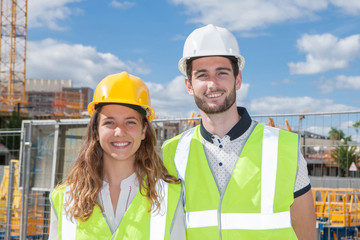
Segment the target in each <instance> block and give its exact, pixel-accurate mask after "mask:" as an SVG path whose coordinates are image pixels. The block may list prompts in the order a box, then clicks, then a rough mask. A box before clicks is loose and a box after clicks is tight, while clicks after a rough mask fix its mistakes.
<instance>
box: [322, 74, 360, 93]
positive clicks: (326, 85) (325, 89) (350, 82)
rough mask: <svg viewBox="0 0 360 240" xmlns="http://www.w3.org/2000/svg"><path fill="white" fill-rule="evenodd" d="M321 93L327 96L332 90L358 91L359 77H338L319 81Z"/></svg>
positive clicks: (359, 88)
mask: <svg viewBox="0 0 360 240" xmlns="http://www.w3.org/2000/svg"><path fill="white" fill-rule="evenodd" d="M318 88H319V90H320V92H321V93H323V94H328V93H332V92H333V91H334V90H336V89H337V90H340V89H346V90H360V76H344V75H339V76H337V77H335V79H326V80H321V81H320V82H319V84H318Z"/></svg>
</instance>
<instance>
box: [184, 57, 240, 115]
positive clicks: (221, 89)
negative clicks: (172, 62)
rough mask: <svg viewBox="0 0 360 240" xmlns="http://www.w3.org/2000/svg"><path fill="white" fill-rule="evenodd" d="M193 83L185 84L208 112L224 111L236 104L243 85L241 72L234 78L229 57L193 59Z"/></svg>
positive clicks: (187, 81)
mask: <svg viewBox="0 0 360 240" xmlns="http://www.w3.org/2000/svg"><path fill="white" fill-rule="evenodd" d="M191 76H192V77H191V78H192V80H191V83H190V81H189V80H188V79H187V78H186V79H185V84H186V88H187V90H188V92H189V94H190V95H193V96H194V98H195V103H196V105H197V106H198V108H199V109H200V110H202V111H203V112H204V113H206V114H216V113H222V112H225V111H226V110H228V109H229V108H230V107H231V106H233V105H234V103H235V101H236V90H238V89H240V86H241V72H239V74H238V76H237V77H236V78H234V74H233V69H232V66H231V63H230V60H229V59H228V58H224V57H203V58H198V59H195V60H194V61H192V72H191Z"/></svg>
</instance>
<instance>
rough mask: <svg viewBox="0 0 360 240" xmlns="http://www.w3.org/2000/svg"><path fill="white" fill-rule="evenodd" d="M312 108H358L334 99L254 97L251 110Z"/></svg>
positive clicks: (287, 110)
mask: <svg viewBox="0 0 360 240" xmlns="http://www.w3.org/2000/svg"><path fill="white" fill-rule="evenodd" d="M307 108H310V109H309V112H336V111H351V110H358V109H356V108H354V107H351V106H346V105H343V104H335V103H334V101H333V100H332V99H314V98H311V97H307V96H305V97H293V98H292V97H263V98H258V99H253V100H252V101H251V103H250V107H249V110H250V111H251V112H255V113H262V114H267V113H270V114H273V113H300V112H303V111H304V110H305V109H307Z"/></svg>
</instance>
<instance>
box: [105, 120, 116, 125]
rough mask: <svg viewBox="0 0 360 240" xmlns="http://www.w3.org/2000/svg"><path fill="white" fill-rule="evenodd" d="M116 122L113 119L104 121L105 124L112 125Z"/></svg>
mask: <svg viewBox="0 0 360 240" xmlns="http://www.w3.org/2000/svg"><path fill="white" fill-rule="evenodd" d="M113 123H114V122H112V121H106V122H104V125H111V124H113Z"/></svg>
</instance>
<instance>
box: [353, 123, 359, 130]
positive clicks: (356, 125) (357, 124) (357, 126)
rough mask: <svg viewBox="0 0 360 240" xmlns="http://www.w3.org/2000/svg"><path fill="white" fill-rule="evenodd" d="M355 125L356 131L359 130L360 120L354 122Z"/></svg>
mask: <svg viewBox="0 0 360 240" xmlns="http://www.w3.org/2000/svg"><path fill="white" fill-rule="evenodd" d="M353 127H354V128H355V131H356V132H359V129H358V128H359V127H360V121H357V122H356V123H354V125H353Z"/></svg>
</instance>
